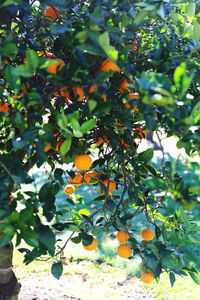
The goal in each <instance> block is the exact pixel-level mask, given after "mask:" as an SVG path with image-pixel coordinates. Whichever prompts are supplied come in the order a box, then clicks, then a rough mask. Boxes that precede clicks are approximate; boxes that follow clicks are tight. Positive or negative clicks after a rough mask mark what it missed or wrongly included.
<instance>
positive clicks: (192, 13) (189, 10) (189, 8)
mask: <svg viewBox="0 0 200 300" xmlns="http://www.w3.org/2000/svg"><path fill="white" fill-rule="evenodd" d="M195 9H196V4H195V3H194V2H190V3H189V4H188V6H187V8H186V14H187V16H189V17H192V18H193V17H194V16H195Z"/></svg>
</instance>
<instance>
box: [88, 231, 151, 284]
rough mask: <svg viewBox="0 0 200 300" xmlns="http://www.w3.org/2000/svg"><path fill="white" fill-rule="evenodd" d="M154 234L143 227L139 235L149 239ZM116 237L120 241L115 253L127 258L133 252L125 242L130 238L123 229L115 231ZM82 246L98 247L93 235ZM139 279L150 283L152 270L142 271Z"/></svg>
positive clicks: (146, 239)
mask: <svg viewBox="0 0 200 300" xmlns="http://www.w3.org/2000/svg"><path fill="white" fill-rule="evenodd" d="M154 236H155V233H154V232H153V231H152V230H150V229H144V230H143V231H142V232H141V237H142V239H143V240H144V241H151V240H153V239H154ZM116 238H117V240H118V241H119V242H120V246H118V248H117V255H118V256H120V257H122V258H129V257H130V256H131V255H132V254H133V250H132V249H131V247H130V246H128V245H127V242H128V240H129V239H130V235H129V233H128V232H126V231H124V230H120V231H118V232H117V235H116ZM83 247H84V249H85V250H88V251H92V250H96V249H97V247H98V241H97V239H96V238H94V237H93V239H92V242H91V244H89V245H85V244H84V243H83ZM141 280H142V281H143V282H144V283H151V282H152V281H153V280H154V274H153V272H142V274H141Z"/></svg>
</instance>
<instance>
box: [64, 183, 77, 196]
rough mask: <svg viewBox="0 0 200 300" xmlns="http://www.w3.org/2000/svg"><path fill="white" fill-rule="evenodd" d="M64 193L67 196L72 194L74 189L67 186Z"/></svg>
mask: <svg viewBox="0 0 200 300" xmlns="http://www.w3.org/2000/svg"><path fill="white" fill-rule="evenodd" d="M64 191H65V193H66V194H67V195H71V194H73V193H74V191H75V187H74V186H73V185H72V184H68V185H66V187H65V189H64Z"/></svg>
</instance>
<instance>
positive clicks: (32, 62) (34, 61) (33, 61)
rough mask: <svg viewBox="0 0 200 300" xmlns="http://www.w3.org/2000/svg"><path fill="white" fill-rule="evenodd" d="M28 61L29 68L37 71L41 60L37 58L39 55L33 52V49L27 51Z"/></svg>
mask: <svg viewBox="0 0 200 300" xmlns="http://www.w3.org/2000/svg"><path fill="white" fill-rule="evenodd" d="M26 60H27V63H28V66H29V67H30V68H31V69H33V70H36V69H37V67H38V65H39V58H38V56H37V53H36V52H35V51H33V50H32V49H29V50H26Z"/></svg>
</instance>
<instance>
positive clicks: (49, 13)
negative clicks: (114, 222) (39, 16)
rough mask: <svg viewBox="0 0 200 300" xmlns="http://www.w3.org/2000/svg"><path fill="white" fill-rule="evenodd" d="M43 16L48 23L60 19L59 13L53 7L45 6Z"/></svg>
mask: <svg viewBox="0 0 200 300" xmlns="http://www.w3.org/2000/svg"><path fill="white" fill-rule="evenodd" d="M44 15H45V17H46V18H47V20H48V21H53V20H55V19H58V18H59V17H60V12H59V10H58V9H57V8H55V7H53V6H47V8H46V10H45V13H44Z"/></svg>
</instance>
